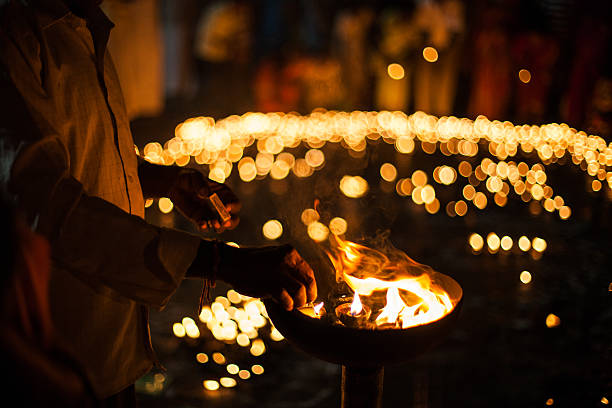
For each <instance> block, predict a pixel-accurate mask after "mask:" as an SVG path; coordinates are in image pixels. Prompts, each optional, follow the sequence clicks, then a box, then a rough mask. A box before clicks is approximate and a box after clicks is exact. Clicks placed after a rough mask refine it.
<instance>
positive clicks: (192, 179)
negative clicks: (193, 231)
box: [168, 169, 241, 232]
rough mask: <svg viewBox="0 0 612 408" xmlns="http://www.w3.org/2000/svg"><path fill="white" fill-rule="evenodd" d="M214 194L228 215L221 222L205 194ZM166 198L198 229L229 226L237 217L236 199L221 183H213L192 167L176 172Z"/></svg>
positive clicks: (233, 223) (234, 223) (218, 229)
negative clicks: (227, 217) (226, 218)
mask: <svg viewBox="0 0 612 408" xmlns="http://www.w3.org/2000/svg"><path fill="white" fill-rule="evenodd" d="M214 193H216V194H217V196H219V198H220V199H221V201H222V202H223V204H224V205H225V208H226V209H227V211H228V212H229V214H230V215H231V218H230V219H228V220H226V221H225V222H223V221H222V220H220V218H219V214H218V213H217V212H216V211H215V210H214V207H211V205H210V200H209V197H210V196H211V195H212V194H214ZM168 196H169V198H170V200H172V202H173V203H174V204H175V205H176V206H177V208H178V209H179V210H180V211H181V212H182V213H183V214H184V215H185V216H186V217H187V218H190V219H191V220H192V221H193V222H195V223H196V224H197V225H198V226H199V227H200V228H202V229H208V228H214V229H215V231H216V232H223V231H224V230H225V229H233V228H235V227H236V226H237V225H238V222H239V221H240V218H238V212H239V211H240V207H241V204H240V201H239V200H238V197H236V195H235V194H234V193H233V192H232V190H230V188H229V187H228V186H226V185H225V184H221V183H217V182H215V181H212V180H209V179H208V178H206V177H204V175H203V174H202V173H200V172H199V171H197V170H195V169H184V170H182V171H181V172H179V173H178V174H177V176H176V178H175V180H174V183H173V184H172V187H171V188H170V191H169V194H168Z"/></svg>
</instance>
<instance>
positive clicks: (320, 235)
mask: <svg viewBox="0 0 612 408" xmlns="http://www.w3.org/2000/svg"><path fill="white" fill-rule="evenodd" d="M307 231H308V236H309V237H310V238H311V239H312V240H313V241H316V242H323V241H325V240H326V239H327V237H328V235H329V229H328V228H327V227H326V226H325V225H323V224H321V223H320V222H319V221H315V222H313V223H310V224H309V225H308V230H307Z"/></svg>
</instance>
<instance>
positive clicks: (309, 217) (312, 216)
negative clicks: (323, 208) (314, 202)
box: [301, 208, 319, 225]
mask: <svg viewBox="0 0 612 408" xmlns="http://www.w3.org/2000/svg"><path fill="white" fill-rule="evenodd" d="M301 219H302V222H303V223H304V225H310V224H312V223H313V222H315V221H319V213H318V212H317V211H316V210H313V209H312V208H307V209H305V210H304V211H302V215H301Z"/></svg>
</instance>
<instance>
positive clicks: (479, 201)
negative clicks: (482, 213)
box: [473, 191, 487, 210]
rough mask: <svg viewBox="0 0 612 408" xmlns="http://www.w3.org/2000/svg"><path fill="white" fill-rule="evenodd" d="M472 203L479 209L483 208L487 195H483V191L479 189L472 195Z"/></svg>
mask: <svg viewBox="0 0 612 408" xmlns="http://www.w3.org/2000/svg"><path fill="white" fill-rule="evenodd" d="M473 201H474V205H475V206H476V207H477V208H478V209H480V210H484V209H485V207H486V206H487V196H486V195H484V193H482V192H481V191H479V192H477V193H476V194H475V195H474V200H473Z"/></svg>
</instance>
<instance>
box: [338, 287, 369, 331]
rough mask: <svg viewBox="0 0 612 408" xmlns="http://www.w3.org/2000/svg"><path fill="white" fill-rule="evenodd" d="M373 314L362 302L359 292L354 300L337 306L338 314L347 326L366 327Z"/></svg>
mask: <svg viewBox="0 0 612 408" xmlns="http://www.w3.org/2000/svg"><path fill="white" fill-rule="evenodd" d="M371 314H372V311H371V309H370V308H369V307H368V306H366V305H364V304H363V303H361V299H360V298H359V293H357V292H355V295H354V296H353V301H352V302H350V303H349V302H346V303H341V304H340V305H339V306H337V307H336V316H337V317H338V319H340V321H341V322H342V324H344V325H345V326H347V327H366V326H367V322H368V320H369V319H370V315H371Z"/></svg>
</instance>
